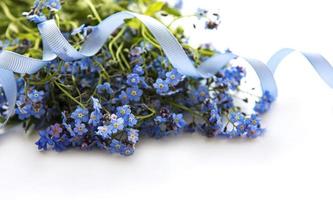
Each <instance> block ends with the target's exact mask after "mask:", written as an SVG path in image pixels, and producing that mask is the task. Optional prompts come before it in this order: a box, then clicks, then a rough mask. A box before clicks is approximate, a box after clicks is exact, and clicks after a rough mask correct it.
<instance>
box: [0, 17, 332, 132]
mask: <svg viewBox="0 0 333 200" xmlns="http://www.w3.org/2000/svg"><path fill="white" fill-rule="evenodd" d="M131 18H137V19H139V20H140V21H141V22H142V23H143V24H144V25H145V26H146V27H147V28H148V29H149V31H150V32H151V33H152V34H153V36H154V37H155V39H156V40H157V41H158V43H159V44H160V46H161V48H162V49H163V51H164V53H165V55H166V57H167V58H168V59H169V61H170V63H171V64H172V65H173V67H174V68H176V69H177V70H178V71H179V72H180V73H182V74H183V75H185V76H189V77H196V78H200V77H201V78H202V77H203V78H208V77H211V76H214V74H215V73H217V72H218V71H219V70H220V69H221V68H222V67H223V66H225V65H226V64H228V63H229V62H230V61H231V60H233V59H235V58H239V56H237V55H236V54H233V53H223V54H217V55H215V56H213V57H211V58H209V59H208V60H206V61H205V62H203V63H202V64H201V65H200V66H198V67H195V66H194V65H193V63H192V61H191V60H190V58H189V57H188V56H187V55H186V53H185V51H184V49H183V48H182V46H181V44H180V43H179V42H178V41H177V39H176V38H175V37H174V36H173V35H172V33H171V32H170V31H169V30H168V29H167V28H166V27H165V26H164V25H163V24H162V23H160V22H159V21H158V20H156V19H154V18H152V17H149V16H145V15H140V14H137V13H133V12H128V11H124V12H119V13H116V14H113V15H111V16H109V17H108V18H106V19H105V20H103V21H102V22H101V23H100V24H99V25H97V26H95V27H94V28H93V31H92V32H91V33H90V34H89V35H88V37H87V39H86V41H85V42H84V44H83V45H82V48H81V49H80V51H77V50H76V49H75V48H74V47H73V46H72V45H71V44H70V43H69V42H68V41H67V40H66V38H65V37H64V36H63V35H62V33H61V31H60V30H59V28H58V27H57V25H56V23H55V21H54V20H48V21H45V22H43V23H40V24H38V30H39V32H40V34H41V37H42V40H43V59H42V60H38V59H33V58H29V57H26V56H22V55H19V54H17V53H14V52H10V51H2V52H0V85H1V86H2V87H3V90H4V93H5V95H6V98H7V101H8V105H9V108H8V109H9V110H8V113H9V114H8V115H7V119H6V122H7V121H8V119H9V117H10V116H11V114H13V112H14V110H15V102H16V96H17V88H16V82H15V76H14V73H13V72H16V73H21V74H33V73H36V72H37V71H39V70H40V69H41V68H42V67H44V66H45V65H47V63H49V62H50V61H52V60H54V59H56V58H57V57H59V58H61V59H62V60H64V61H74V60H79V59H83V58H86V57H91V56H93V55H95V54H96V53H98V51H99V50H100V49H101V48H102V47H103V45H104V44H105V42H106V41H107V39H108V37H109V36H110V34H112V33H113V32H114V31H115V30H116V29H118V28H119V27H120V26H122V25H123V24H124V20H126V19H131ZM294 51H295V50H293V49H282V50H280V51H278V52H277V53H276V54H274V55H273V56H272V58H271V59H270V60H269V62H268V64H267V65H265V64H264V63H263V62H261V61H259V60H256V59H249V58H244V60H246V61H247V62H248V63H249V64H250V65H251V66H252V68H253V69H254V70H255V72H256V74H257V76H258V78H259V80H260V83H261V88H262V90H263V91H269V92H270V93H271V95H272V96H273V97H274V98H276V97H277V86H276V83H275V80H274V76H273V74H274V72H275V70H276V68H277V66H278V65H279V63H280V62H281V61H282V60H283V59H284V58H285V57H286V56H288V55H289V54H290V53H292V52H294ZM301 54H302V55H304V56H305V58H306V59H307V60H308V61H309V62H310V63H311V64H312V66H313V67H314V68H315V69H316V71H317V72H318V74H319V75H320V76H321V78H322V79H323V80H324V81H325V82H326V83H327V84H328V85H329V86H330V87H332V88H333V67H332V66H331V65H330V64H329V63H328V62H327V61H326V60H325V58H324V57H323V56H321V55H319V54H311V53H302V52H301ZM6 122H5V123H6ZM5 123H3V124H2V125H1V126H0V128H1V127H2V126H3V125H4V124H5Z"/></svg>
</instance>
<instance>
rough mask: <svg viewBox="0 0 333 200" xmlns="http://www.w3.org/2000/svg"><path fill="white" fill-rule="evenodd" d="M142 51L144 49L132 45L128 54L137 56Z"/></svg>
mask: <svg viewBox="0 0 333 200" xmlns="http://www.w3.org/2000/svg"><path fill="white" fill-rule="evenodd" d="M143 53H144V50H143V49H142V48H141V47H134V48H132V49H131V50H130V55H131V56H132V57H139V56H140V55H141V54H143Z"/></svg>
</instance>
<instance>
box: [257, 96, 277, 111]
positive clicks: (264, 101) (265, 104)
mask: <svg viewBox="0 0 333 200" xmlns="http://www.w3.org/2000/svg"><path fill="white" fill-rule="evenodd" d="M273 101H274V98H273V96H272V95H271V94H270V92H269V91H265V92H264V94H263V95H262V97H261V98H260V100H259V101H257V102H256V104H255V107H254V111H256V112H257V113H259V114H263V113H265V112H267V111H268V110H269V108H270V107H271V104H272V102H273Z"/></svg>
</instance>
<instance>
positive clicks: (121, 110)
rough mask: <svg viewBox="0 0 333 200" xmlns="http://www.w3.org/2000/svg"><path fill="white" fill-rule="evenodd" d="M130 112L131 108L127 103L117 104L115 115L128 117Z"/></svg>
mask: <svg viewBox="0 0 333 200" xmlns="http://www.w3.org/2000/svg"><path fill="white" fill-rule="evenodd" d="M130 114H131V109H130V107H129V105H124V106H119V107H117V116H118V117H122V118H125V117H128V116H129V115H130Z"/></svg>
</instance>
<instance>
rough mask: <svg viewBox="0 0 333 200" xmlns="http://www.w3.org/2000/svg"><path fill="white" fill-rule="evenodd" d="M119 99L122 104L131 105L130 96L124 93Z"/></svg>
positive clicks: (121, 93) (122, 92)
mask: <svg viewBox="0 0 333 200" xmlns="http://www.w3.org/2000/svg"><path fill="white" fill-rule="evenodd" d="M119 99H120V101H121V103H122V104H128V103H129V98H128V95H127V93H126V92H124V91H121V92H120V95H119Z"/></svg>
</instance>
